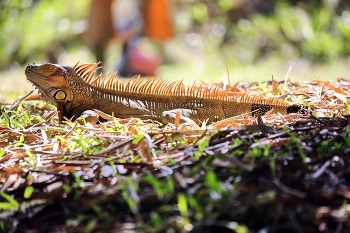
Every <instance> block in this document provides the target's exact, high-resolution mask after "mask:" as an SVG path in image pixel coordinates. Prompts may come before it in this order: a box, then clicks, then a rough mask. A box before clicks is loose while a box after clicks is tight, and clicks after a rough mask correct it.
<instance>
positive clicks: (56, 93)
mask: <svg viewBox="0 0 350 233" xmlns="http://www.w3.org/2000/svg"><path fill="white" fill-rule="evenodd" d="M50 94H51V95H52V96H53V97H54V98H55V99H56V100H64V99H65V98H66V93H65V92H64V91H62V90H58V91H57V90H53V91H51V92H50Z"/></svg>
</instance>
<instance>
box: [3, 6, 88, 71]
mask: <svg viewBox="0 0 350 233" xmlns="http://www.w3.org/2000/svg"><path fill="white" fill-rule="evenodd" d="M88 4H89V1H84V0H77V1H68V0H53V1H44V0H39V1H32V0H11V1H2V2H0V10H1V14H0V31H1V36H0V54H1V56H0V68H4V67H6V66H8V65H10V64H11V63H12V62H14V61H16V62H19V63H20V64H23V63H25V62H27V61H29V60H30V61H32V60H40V59H42V58H43V57H44V54H45V52H47V50H48V49H50V47H54V46H56V45H57V44H59V43H62V42H69V44H70V45H78V44H81V38H78V37H77V36H78V35H79V34H81V33H82V32H83V31H84V30H85V28H86V21H84V20H85V18H86V15H87V9H88V8H87V6H88ZM9 38H11V39H9Z"/></svg>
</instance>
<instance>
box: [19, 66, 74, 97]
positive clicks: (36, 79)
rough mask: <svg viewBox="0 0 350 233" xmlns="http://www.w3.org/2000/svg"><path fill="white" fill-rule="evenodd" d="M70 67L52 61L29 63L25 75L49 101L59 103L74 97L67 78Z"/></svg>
mask: <svg viewBox="0 0 350 233" xmlns="http://www.w3.org/2000/svg"><path fill="white" fill-rule="evenodd" d="M69 68H71V67H66V66H60V65H56V64H50V63H45V64H33V65H27V67H26V68H25V75H26V76H27V79H28V80H29V82H31V83H32V84H34V85H35V87H36V88H37V89H38V90H39V92H40V93H41V94H42V95H43V96H44V97H45V98H46V99H47V100H48V101H50V102H52V103H56V104H58V103H64V102H67V101H71V100H72V98H73V97H72V91H71V87H70V85H69V83H68V80H67V77H68V74H69ZM71 69H72V68H71Z"/></svg>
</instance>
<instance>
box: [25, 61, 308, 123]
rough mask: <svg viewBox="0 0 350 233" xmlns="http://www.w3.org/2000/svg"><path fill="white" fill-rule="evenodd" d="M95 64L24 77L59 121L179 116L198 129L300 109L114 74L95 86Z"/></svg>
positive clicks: (36, 69)
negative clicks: (99, 115) (96, 116)
mask: <svg viewBox="0 0 350 233" xmlns="http://www.w3.org/2000/svg"><path fill="white" fill-rule="evenodd" d="M99 64H100V63H93V64H83V65H79V63H77V64H76V65H75V66H61V65H57V64H50V63H46V64H33V65H28V66H27V67H26V68H25V75H26V76H27V79H28V80H29V82H31V83H32V84H34V85H35V87H36V88H37V89H39V92H40V93H41V94H42V95H43V96H44V97H45V98H46V99H47V100H48V101H50V102H52V103H54V104H55V105H56V106H57V110H58V111H59V120H60V121H62V120H63V117H66V118H68V119H73V120H76V119H77V118H78V117H80V116H81V115H82V114H83V113H86V112H88V111H89V110H93V109H97V110H100V111H102V112H104V113H107V114H112V113H113V114H114V116H115V117H118V118H129V117H135V118H141V119H154V120H158V121H161V122H163V123H167V122H169V121H173V119H174V118H175V115H176V112H178V111H179V112H180V113H181V119H182V120H183V121H187V122H192V121H194V122H196V123H201V122H203V121H204V120H206V119H209V121H210V122H212V121H214V120H221V119H225V118H228V117H232V116H235V115H239V114H243V113H251V114H253V115H257V114H260V115H263V114H265V113H266V112H268V111H270V110H272V111H271V112H280V113H282V114H287V113H296V112H298V111H299V110H301V109H303V107H302V106H301V105H298V104H288V103H286V102H283V101H281V100H277V99H275V98H264V97H262V96H259V95H255V96H250V95H248V94H247V93H243V94H242V93H233V92H230V91H229V90H224V89H222V88H220V87H219V86H217V85H205V84H202V85H199V86H196V85H192V86H190V87H185V85H184V84H183V81H168V80H164V79H155V78H151V79H146V78H134V79H131V80H130V81H129V82H127V83H126V84H124V83H122V82H120V81H115V80H114V77H115V74H114V75H112V76H111V77H110V78H109V79H108V81H106V82H104V81H100V80H101V77H103V76H104V75H105V74H101V75H99V76H98V77H97V78H95V79H94V75H95V73H96V70H97V69H99V68H100V67H99ZM90 113H91V111H90ZM84 116H85V117H86V116H89V114H86V115H84Z"/></svg>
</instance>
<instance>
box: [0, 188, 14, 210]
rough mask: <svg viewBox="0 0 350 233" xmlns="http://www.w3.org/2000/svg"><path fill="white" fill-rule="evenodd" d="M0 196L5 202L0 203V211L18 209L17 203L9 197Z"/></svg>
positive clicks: (1, 194) (0, 193)
mask: <svg viewBox="0 0 350 233" xmlns="http://www.w3.org/2000/svg"><path fill="white" fill-rule="evenodd" d="M0 196H1V197H2V198H4V199H5V200H6V201H7V202H0V210H8V209H14V208H18V207H19V203H18V202H17V201H16V200H15V199H13V198H12V197H11V196H10V195H8V194H6V193H3V192H0Z"/></svg>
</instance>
